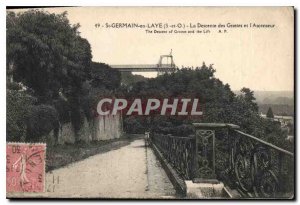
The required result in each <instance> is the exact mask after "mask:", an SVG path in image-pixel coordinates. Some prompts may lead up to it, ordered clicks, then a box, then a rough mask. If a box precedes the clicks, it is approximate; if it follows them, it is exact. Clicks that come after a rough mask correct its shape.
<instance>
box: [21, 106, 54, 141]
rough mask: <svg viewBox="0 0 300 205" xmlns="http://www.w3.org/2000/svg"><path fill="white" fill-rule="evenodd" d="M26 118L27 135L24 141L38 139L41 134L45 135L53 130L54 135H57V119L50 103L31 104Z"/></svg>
mask: <svg viewBox="0 0 300 205" xmlns="http://www.w3.org/2000/svg"><path fill="white" fill-rule="evenodd" d="M29 110H30V111H29V114H28V117H27V120H26V125H27V132H26V134H27V136H26V141H29V142H35V141H38V140H39V138H40V137H41V136H45V135H47V134H49V133H50V131H52V130H53V131H54V136H55V137H56V139H57V137H58V130H59V119H58V113H57V111H56V109H55V108H54V107H52V106H50V105H43V104H42V105H36V106H31V107H30V109H29Z"/></svg>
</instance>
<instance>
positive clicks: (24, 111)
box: [6, 90, 35, 141]
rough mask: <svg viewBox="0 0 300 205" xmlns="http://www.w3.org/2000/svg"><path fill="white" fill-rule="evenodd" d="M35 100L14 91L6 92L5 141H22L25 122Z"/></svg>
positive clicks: (24, 132) (24, 135) (24, 133)
mask: <svg viewBox="0 0 300 205" xmlns="http://www.w3.org/2000/svg"><path fill="white" fill-rule="evenodd" d="M34 102H35V98H33V97H32V96H30V95H28V94H26V93H24V92H19V91H16V90H7V99H6V104H7V105H6V108H7V110H6V120H7V122H6V140H7V141H24V140H25V137H26V120H27V117H28V115H29V110H30V107H31V106H32V105H33V103H34Z"/></svg>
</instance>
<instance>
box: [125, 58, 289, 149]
mask: <svg viewBox="0 0 300 205" xmlns="http://www.w3.org/2000/svg"><path fill="white" fill-rule="evenodd" d="M214 73H215V69H214V68H213V67H212V66H211V65H210V66H206V65H205V63H203V65H202V66H201V67H197V68H196V69H194V70H192V69H190V68H182V69H180V70H178V71H177V72H174V73H169V74H168V73H166V74H164V75H161V76H158V77H157V78H154V79H148V80H147V81H144V82H137V83H136V84H134V85H133V86H132V88H130V90H129V91H128V92H127V94H126V96H127V98H130V97H139V98H142V99H143V98H151V97H155V98H168V97H190V98H199V100H200V102H201V103H202V104H203V112H204V116H203V117H202V118H200V119H197V118H196V119H193V118H178V117H176V116H175V117H174V116H173V117H172V116H159V115H158V116H152V117H150V122H149V120H148V121H146V120H144V117H140V118H138V117H135V118H136V123H137V126H138V127H139V129H141V128H140V127H141V126H143V127H144V130H145V131H146V130H147V129H149V128H148V127H149V126H151V129H154V130H157V131H159V132H162V133H165V134H167V133H169V134H171V133H172V134H174V135H178V136H187V135H189V133H192V131H191V130H192V129H191V128H190V127H189V126H188V125H191V123H192V122H213V123H232V124H237V125H239V126H240V127H241V129H242V130H243V131H245V132H246V133H248V134H252V135H254V136H256V137H259V138H262V139H264V140H266V141H269V142H273V143H275V144H277V145H280V143H284V140H285V133H284V132H282V130H281V128H280V125H278V124H276V123H274V122H269V121H265V120H264V119H263V118H261V117H260V115H259V113H258V106H257V104H256V102H255V97H254V92H253V91H251V90H250V89H249V88H242V89H241V94H240V95H235V94H234V93H233V92H232V91H231V89H230V86H229V85H228V84H225V85H224V84H223V83H222V82H221V81H220V80H219V79H217V78H215V76H214ZM125 118H126V116H125ZM184 125H186V127H185V128H183V127H184ZM124 126H125V127H124V128H125V130H126V128H127V127H129V128H130V130H134V128H133V127H132V126H134V125H133V122H132V120H131V121H130V125H129V124H128V125H127V121H126V120H125V121H124ZM183 130H185V131H183ZM127 131H129V130H127Z"/></svg>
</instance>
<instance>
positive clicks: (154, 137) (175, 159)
mask: <svg viewBox="0 0 300 205" xmlns="http://www.w3.org/2000/svg"><path fill="white" fill-rule="evenodd" d="M150 137H151V142H152V143H154V144H155V146H156V147H157V148H158V149H159V150H160V152H161V153H162V154H163V156H164V158H165V159H166V160H167V161H168V162H169V163H170V165H171V166H172V167H173V168H174V169H175V170H176V171H177V173H178V174H179V175H180V176H181V177H182V178H183V179H191V178H192V177H193V172H194V168H195V167H194V164H195V152H194V150H195V145H196V143H195V138H194V137H174V136H171V135H163V134H157V133H151V135H150Z"/></svg>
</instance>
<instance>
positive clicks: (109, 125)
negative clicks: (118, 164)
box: [43, 114, 123, 144]
mask: <svg viewBox="0 0 300 205" xmlns="http://www.w3.org/2000/svg"><path fill="white" fill-rule="evenodd" d="M122 133H123V125H122V116H121V115H120V114H117V115H115V116H113V115H108V116H98V117H96V118H94V119H92V120H91V121H88V120H87V119H86V118H84V122H83V125H82V127H81V129H80V130H79V131H78V137H79V139H80V140H82V141H85V142H89V141H94V140H97V141H100V140H110V139H117V138H120V137H121V135H122ZM43 138H45V139H46V141H47V142H48V143H50V144H54V134H53V131H51V132H50V133H49V134H48V135H47V136H44V137H43ZM75 139H76V136H75V132H74V128H73V126H72V123H70V122H69V123H65V124H63V125H62V126H61V128H60V130H59V134H58V143H59V144H66V143H69V144H73V143H74V142H75Z"/></svg>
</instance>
